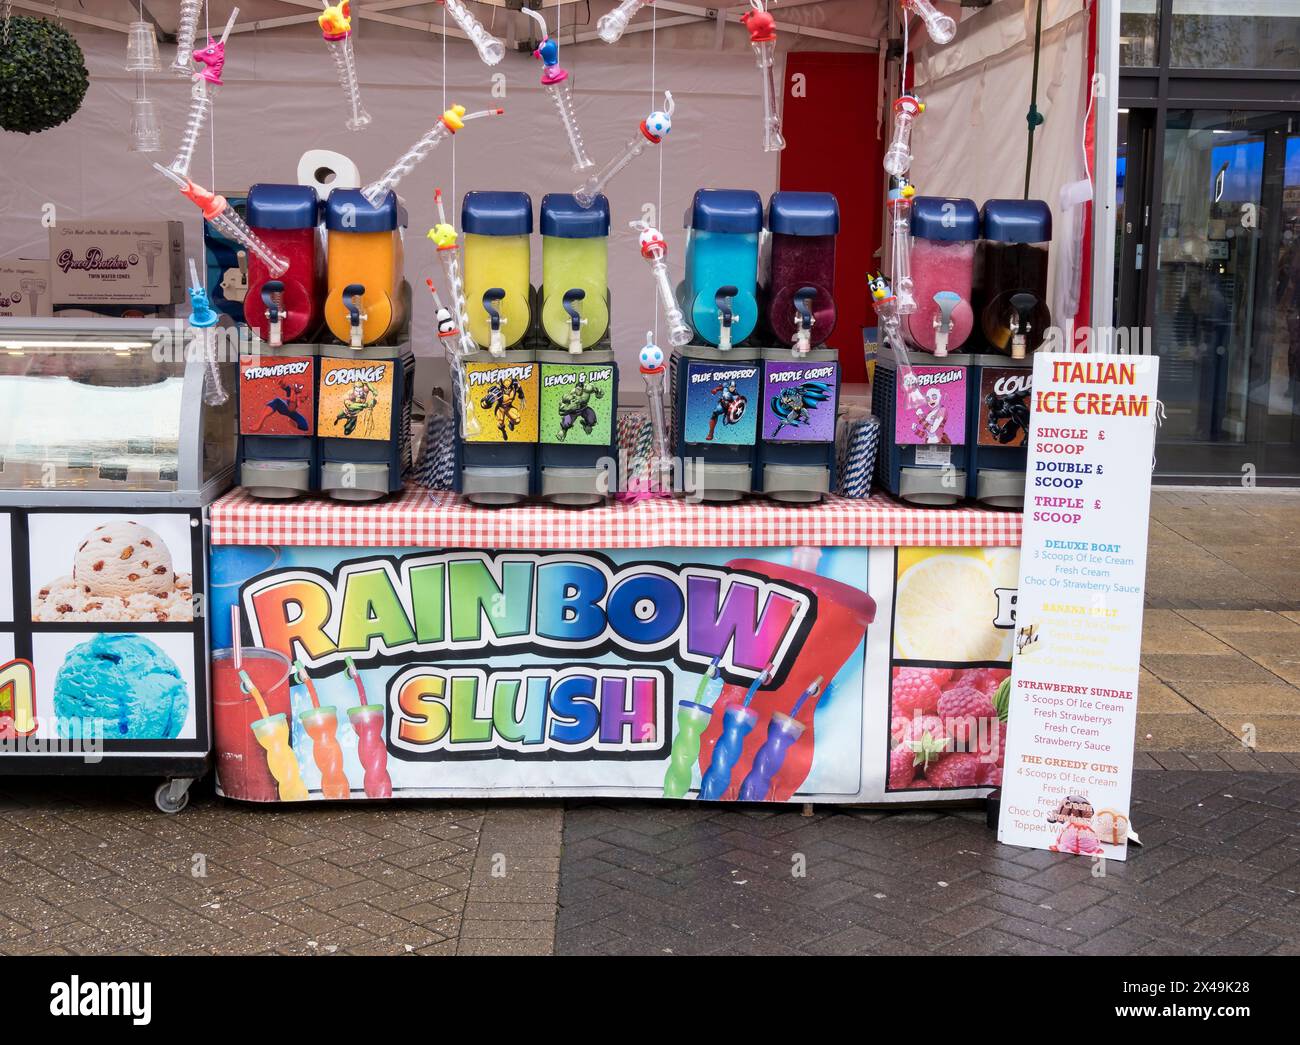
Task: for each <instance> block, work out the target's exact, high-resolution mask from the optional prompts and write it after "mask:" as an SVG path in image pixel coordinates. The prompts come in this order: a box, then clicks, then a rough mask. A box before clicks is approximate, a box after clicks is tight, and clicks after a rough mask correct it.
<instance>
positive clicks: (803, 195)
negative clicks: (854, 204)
mask: <svg viewBox="0 0 1300 1045" xmlns="http://www.w3.org/2000/svg"><path fill="white" fill-rule="evenodd" d="M767 227H768V228H769V229H771V230H772V231H773V232H779V233H782V234H784V235H787V236H834V235H835V234H836V233H837V232H839V231H840V205H839V201H838V200H836V199H835V197H834V196H833V195H831V194H830V193H829V192H774V193H772V199H771V200H770V201H769V202H768V205H767Z"/></svg>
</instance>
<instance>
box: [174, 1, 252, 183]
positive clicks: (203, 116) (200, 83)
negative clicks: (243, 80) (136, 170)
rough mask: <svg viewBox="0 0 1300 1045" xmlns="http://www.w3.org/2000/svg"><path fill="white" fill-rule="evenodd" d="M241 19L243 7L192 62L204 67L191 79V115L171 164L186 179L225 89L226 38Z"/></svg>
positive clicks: (233, 14) (210, 38)
mask: <svg viewBox="0 0 1300 1045" xmlns="http://www.w3.org/2000/svg"><path fill="white" fill-rule="evenodd" d="M238 17H239V8H238V7H236V8H235V9H234V10H232V11H231V12H230V19H229V20H228V21H227V22H226V31H225V32H223V33H222V34H221V39H220V40H217V41H214V40H213V39H212V37H210V36H209V37H208V45H207V47H204V48H203V49H202V50H201V51H195V52H194V53H193V55H192V59H193V60H194V61H196V62H198V63H199V64H200V65H201V66H203V68H202V69H200V70H199V71H198V72H196V73H194V74H193V75H192V76H191V77H190V79H191V81H192V83H193V86H192V87H191V88H190V115H189V119H188V120H187V121H186V124H185V130H184V132H182V134H181V144H180V147H179V148H178V149H177V150H176V158H175V159H174V160H172V162H171V169H172V170H173V171H174V172H175V173H176V174H179V175H180V176H181V177H183V178H188V177H189V174H190V163H191V162H193V160H194V147H195V146H196V145H197V144H198V141H199V132H200V131H202V130H203V124H204V123H205V122H206V120H207V118H208V116H209V115H211V113H212V105H213V102H214V101H215V100H216V97H217V90H218V89H219V88H220V87H221V86H222V84H221V70H222V69H223V68H224V67H225V64H226V38H227V37H228V36H230V30H231V29H233V28H234V27H235V19H236V18H238Z"/></svg>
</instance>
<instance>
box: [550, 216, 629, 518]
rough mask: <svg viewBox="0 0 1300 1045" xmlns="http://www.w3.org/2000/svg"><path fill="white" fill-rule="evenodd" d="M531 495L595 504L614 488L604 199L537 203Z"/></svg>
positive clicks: (614, 388) (613, 380) (613, 375)
mask: <svg viewBox="0 0 1300 1045" xmlns="http://www.w3.org/2000/svg"><path fill="white" fill-rule="evenodd" d="M541 227H542V289H541V299H542V307H541V317H542V318H541V332H540V335H541V336H540V337H539V339H538V349H537V360H538V362H539V363H540V364H541V381H542V389H541V398H540V401H539V405H540V408H541V417H540V418H539V423H538V428H539V446H538V449H537V468H538V472H539V473H540V476H539V480H538V481H539V484H540V486H539V492H540V493H541V495H542V497H543V498H544V499H545V500H547V501H551V502H552V503H554V504H565V505H572V506H576V507H582V506H585V505H592V504H599V503H601V502H602V501H603V500H604V499H605V498H606V497H607V496H609V495H610V494H612V493H613V492H614V491H615V489H616V479H617V470H616V469H615V467H614V460H615V457H616V453H615V446H614V437H615V426H614V414H615V410H616V408H617V404H618V368H617V367H616V366H615V365H614V349H613V345H612V344H611V343H610V334H609V200H607V199H606V198H605V197H604V196H603V195H600V194H597V195H596V196H595V197H594V198H593V199H592V200H591V204H590V206H587V207H582V206H579V204H578V201H577V200H576V199H575V198H574V197H573V196H571V195H569V194H568V193H551V194H550V195H548V196H545V197H543V199H542V205H541Z"/></svg>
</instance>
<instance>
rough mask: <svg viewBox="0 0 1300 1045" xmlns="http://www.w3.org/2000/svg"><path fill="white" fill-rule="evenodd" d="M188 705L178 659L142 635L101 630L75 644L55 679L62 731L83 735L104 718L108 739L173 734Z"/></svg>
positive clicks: (64, 734)
mask: <svg viewBox="0 0 1300 1045" xmlns="http://www.w3.org/2000/svg"><path fill="white" fill-rule="evenodd" d="M189 706H190V692H189V687H188V686H187V685H186V683H185V679H184V678H183V677H182V675H181V671H180V668H178V667H177V666H176V662H175V661H173V660H172V659H171V657H169V656H167V654H166V653H164V652H163V651H162V650H161V649H160V648H159V647H158V646H157V645H155V644H154V643H152V642H150V641H149V640H148V639H146V638H144V637H143V636H141V635H121V634H110V635H96V636H95V637H94V638H93V639H91V640H90V641H88V642H83V643H81V644H79V645H77V646H74V647H73V648H72V649H71V650H69V651H68V655H67V656H66V657H65V658H64V659H63V666H62V667H60V668H59V673H58V675H57V676H56V677H55V680H54V713H55V715H57V716H58V732H59V735H60V736H62V737H80V736H82V735H83V730H84V731H86V732H89V731H90V729H92V728H94V727H92V726H91V725H90V723H91V722H92V721H94V720H99V724H100V726H101V727H102V729H103V736H104V739H105V740H173V739H175V738H176V737H177V736H179V735H180V731H181V727H182V726H183V725H184V724H185V716H186V714H187V713H188V712H189Z"/></svg>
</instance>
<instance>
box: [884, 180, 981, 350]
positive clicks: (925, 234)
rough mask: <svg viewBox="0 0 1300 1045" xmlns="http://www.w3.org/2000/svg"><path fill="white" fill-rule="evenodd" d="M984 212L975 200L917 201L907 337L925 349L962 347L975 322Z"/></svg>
mask: <svg viewBox="0 0 1300 1045" xmlns="http://www.w3.org/2000/svg"><path fill="white" fill-rule="evenodd" d="M979 238H980V214H979V209H978V208H977V207H976V206H975V203H974V201H972V200H968V199H945V198H943V197H939V196H917V197H916V198H915V199H914V200H913V201H912V297H913V298H914V299H915V301H916V311H915V312H913V313H911V314H910V315H906V316H904V317H903V333H904V334H905V335H906V337H907V340H908V341H910V342H911V343H912V344H913V345H914V346H915V347H917V348H919V349H920V350H921V351H923V352H930V353H932V354H934V355H936V356H946V355H947V354H948V353H949V352H956V351H958V350H959V349H960V348H961V347H962V346H963V345H964V344H965V343H966V339H967V338H969V337H970V335H971V331H972V330H973V329H974V327H975V311H974V308H973V307H972V305H971V294H972V287H973V285H974V281H975V252H976V248H977V246H978V244H979Z"/></svg>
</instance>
